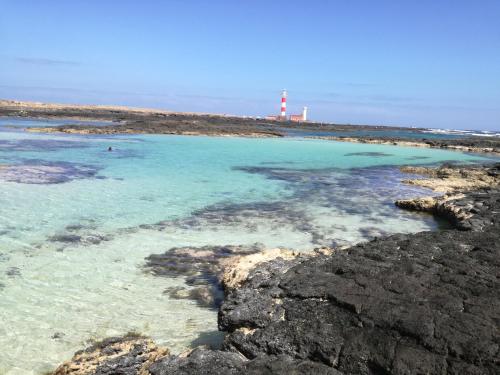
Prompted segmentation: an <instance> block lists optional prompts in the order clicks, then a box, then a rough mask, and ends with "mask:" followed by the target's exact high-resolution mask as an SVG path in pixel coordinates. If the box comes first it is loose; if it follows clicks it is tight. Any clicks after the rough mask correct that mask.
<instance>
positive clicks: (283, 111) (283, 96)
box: [281, 90, 287, 120]
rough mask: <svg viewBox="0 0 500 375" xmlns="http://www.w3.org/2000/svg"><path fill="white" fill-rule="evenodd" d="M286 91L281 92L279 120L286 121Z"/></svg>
mask: <svg viewBox="0 0 500 375" xmlns="http://www.w3.org/2000/svg"><path fill="white" fill-rule="evenodd" d="M286 95H287V94H286V90H283V91H282V92H281V119H282V120H285V119H286Z"/></svg>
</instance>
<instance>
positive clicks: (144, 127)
mask: <svg viewBox="0 0 500 375" xmlns="http://www.w3.org/2000/svg"><path fill="white" fill-rule="evenodd" d="M0 116H6V117H21V118H23V117H26V118H40V119H52V120H54V119H58V120H65V119H66V120H73V121H74V120H79V121H89V120H91V121H105V122H110V125H109V126H97V125H94V124H89V125H87V124H66V125H60V126H53V127H39V128H37V127H33V128H29V129H26V130H27V131H29V132H40V133H67V134H85V135H91V134H101V135H102V134H105V135H110V134H175V135H193V136H201V135H205V136H206V135H208V136H235V137H252V138H268V137H286V136H289V135H290V133H292V132H293V133H296V134H297V133H298V134H299V135H301V133H303V135H301V136H303V137H306V138H313V139H324V140H333V141H342V142H355V143H370V144H389V145H397V146H412V147H433V148H442V149H450V150H457V151H462V152H477V153H488V154H492V155H500V138H498V137H479V136H464V137H461V138H457V137H456V136H453V135H449V136H447V135H442V136H440V137H436V136H435V135H430V134H429V133H428V129H424V128H405V127H392V126H378V125H377V126H375V125H342V124H331V123H317V122H302V123H296V122H290V121H276V120H266V119H261V118H252V117H238V116H229V115H220V114H204V113H198V114H197V113H190V112H172V111H165V110H155V109H146V108H131V107H124V106H98V105H65V104H48V103H38V102H20V101H14V100H0ZM325 133H336V134H335V135H324V134H325ZM344 133H345V135H343V134H344ZM353 133H354V135H353ZM387 133H398V134H397V136H388V135H387ZM405 133H406V135H407V136H405ZM339 134H340V135H339Z"/></svg>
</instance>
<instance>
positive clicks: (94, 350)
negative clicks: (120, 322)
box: [54, 334, 169, 375]
mask: <svg viewBox="0 0 500 375" xmlns="http://www.w3.org/2000/svg"><path fill="white" fill-rule="evenodd" d="M168 354H169V351H168V349H166V348H161V347H158V346H156V345H155V344H154V343H153V341H151V340H150V339H148V338H145V337H142V336H139V335H135V334H129V335H126V336H124V337H110V338H107V339H105V340H103V341H100V342H98V343H95V344H94V345H92V346H90V347H88V348H87V349H85V350H80V351H78V352H76V353H75V355H74V356H73V358H72V359H71V360H70V361H68V362H65V363H63V364H62V365H61V366H59V367H58V368H57V370H55V371H54V375H89V374H95V375H111V374H120V375H148V374H149V372H148V368H149V367H150V366H151V364H153V363H155V362H157V361H158V360H160V359H161V358H163V357H165V356H167V355H168Z"/></svg>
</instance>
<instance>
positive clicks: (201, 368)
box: [149, 348, 340, 375]
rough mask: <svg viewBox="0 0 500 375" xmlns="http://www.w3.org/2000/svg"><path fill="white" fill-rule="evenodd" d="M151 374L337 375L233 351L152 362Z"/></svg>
mask: <svg viewBox="0 0 500 375" xmlns="http://www.w3.org/2000/svg"><path fill="white" fill-rule="evenodd" d="M149 372H150V373H151V375H174V374H175V375H178V374H180V375H183V374H186V375H187V374H220V375H229V374H231V375H232V374H256V375H257V374H290V375H292V374H318V375H322V374H324V375H337V374H340V373H339V372H338V371H336V370H335V369H333V368H331V367H328V366H325V365H323V364H320V363H315V362H312V361H307V360H306V361H304V360H297V359H293V358H290V357H288V356H261V357H257V358H255V359H253V360H250V361H249V360H248V359H246V358H245V357H243V356H242V355H239V354H237V353H232V352H224V351H217V350H206V349H203V348H197V349H195V350H193V351H192V352H191V353H189V355H187V356H171V357H165V358H163V359H162V360H160V361H158V362H156V363H154V364H153V365H152V366H151V367H150V368H149Z"/></svg>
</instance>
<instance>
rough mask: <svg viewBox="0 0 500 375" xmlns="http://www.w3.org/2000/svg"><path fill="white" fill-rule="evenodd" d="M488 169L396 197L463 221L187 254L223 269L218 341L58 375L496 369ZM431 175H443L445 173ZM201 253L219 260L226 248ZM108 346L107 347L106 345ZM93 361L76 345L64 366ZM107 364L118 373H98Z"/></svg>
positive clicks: (497, 248) (496, 298) (497, 216)
mask: <svg viewBox="0 0 500 375" xmlns="http://www.w3.org/2000/svg"><path fill="white" fill-rule="evenodd" d="M454 168H455V167H454ZM456 168H457V169H458V170H459V169H460V168H462V169H464V168H465V167H456ZM481 169H482V171H483V172H484V173H486V175H488V176H489V177H493V180H488V181H489V182H488V184H489V185H488V187H486V186H480V189H479V190H477V189H475V188H473V187H471V186H470V185H467V187H463V188H459V187H457V186H456V184H455V182H454V187H453V188H450V190H447V191H448V193H447V194H450V195H448V196H445V197H444V198H434V197H431V198H426V199H424V200H421V201H417V200H415V201H413V203H402V202H399V203H398V205H400V206H401V207H405V208H412V209H425V210H429V211H432V212H434V213H435V214H436V215H439V216H442V217H444V218H446V219H447V220H449V221H450V222H451V224H452V225H453V226H454V227H455V229H449V230H442V231H436V232H420V233H416V234H408V235H403V234H397V235H392V236H389V237H385V238H377V239H375V240H372V241H370V242H366V243H362V244H358V245H356V246H353V247H350V248H348V249H342V250H333V251H332V250H326V249H323V250H318V251H317V252H315V253H314V255H313V256H303V255H298V254H287V253H279V251H275V252H274V254H273V256H269V257H263V258H261V259H260V260H258V259H257V258H252V257H256V256H259V252H256V251H253V250H252V251H250V250H249V249H232V250H231V249H230V250H231V251H233V250H236V251H234V252H235V253H240V254H238V255H237V257H236V256H234V257H231V262H229V263H226V264H225V265H224V267H220V264H221V263H220V261H214V262H212V266H210V267H209V268H208V271H207V268H206V267H205V266H203V262H194V261H192V262H191V261H187V262H185V261H184V260H182V261H180V263H182V264H185V263H187V266H186V267H187V268H186V270H187V271H185V272H188V273H194V275H195V276H196V275H203V274H205V275H206V274H207V272H208V274H210V275H214V274H216V275H218V276H217V278H218V280H219V282H220V283H221V286H222V288H223V290H224V301H223V302H222V304H221V306H220V308H219V317H218V321H219V328H220V330H222V331H224V332H226V336H225V338H224V342H223V344H222V347H221V348H219V349H209V348H203V347H199V348H195V349H194V350H190V351H188V352H186V353H183V354H181V355H170V354H168V353H167V352H166V351H163V352H162V354H161V355H158V356H155V357H154V359H153V360H149V359H148V360H144V361H142V362H141V365H139V364H137V365H133V366H136V367H134V369H132V367H130V366H128V365H116V363H123V361H121V360H117V357H112V358H109V359H106V360H103V361H101V362H99V366H95V365H92V366H91V367H88V369H89V370H88V371H87V372H60V371H62V370H61V368H60V369H58V370H57V371H59V372H57V371H56V374H73V373H74V374H152V375H166V374H211V373H219V374H243V373H244V374H247V373H250V374H285V373H287V374H366V375H368V374H372V375H378V374H498V373H500V362H499V361H498V358H499V354H500V353H499V352H500V334H499V331H498V324H499V321H498V311H500V281H499V279H498V275H499V270H500V241H499V240H500V189H498V188H497V187H496V186H494V183H495V181H496V179H497V178H498V170H499V165H495V166H489V167H483V168H481ZM413 172H415V171H413ZM420 172H422V171H420ZM455 172H456V171H454V172H453V173H452V175H453V176H455V177H456V175H455V174H454V173H455ZM476 172H478V173H479V169H478V170H477V171H476ZM476 172H474V173H476ZM481 173H482V172H481ZM463 174H464V175H469V176H470V175H471V174H472V172H471V173H470V174H467V173H463ZM427 175H428V177H429V176H430V177H432V178H437V179H446V178H447V177H446V176H445V175H446V173H445V174H444V175H443V174H442V173H441V172H438V171H437V170H436V171H433V172H431V171H429V173H428V174H427ZM448 177H449V176H448ZM450 178H451V177H450ZM439 186H443V185H442V184H441V183H440V185H439ZM469 189H473V190H469ZM451 194H454V196H452V195H451ZM430 199H434V201H431V200H430ZM408 202H410V201H408ZM419 202H421V203H419ZM205 250H206V254H205V255H206V256H212V257H213V255H214V254H217V253H221V252H222V250H220V251H219V250H217V249H216V250H214V249H205ZM238 250H242V251H238ZM226 252H227V251H226ZM187 253H189V251H188V250H186V249H181V250H179V249H176V250H175V251H173V252H172V254H169V255H165V254H162V255H159V256H156V257H153V258H151V259H148V264H147V265H148V266H149V267H150V271H151V272H159V273H161V272H167V271H165V270H166V269H167V268H165V267H164V266H165V264H170V265H171V264H172V263H171V262H170V261H171V260H172V259H174V258H176V259H177V258H179V257H181V258H182V259H184V258H183V257H184V255H186V254H187ZM209 253H210V254H209ZM172 256H173V257H174V258H172ZM165 257H166V258H165ZM219 258H220V257H219ZM165 259H168V260H165ZM179 259H180V258H179ZM175 269H176V270H177V268H175ZM193 270H194V271H193ZM168 272H177V271H172V270H170V271H168ZM214 272H215V273H214ZM110 345H111V347H112V345H115V344H113V343H110ZM108 346H109V345H107V344H106V343H105V342H104V343H103V344H100V346H99V347H98V350H99V352H100V353H101V352H103V351H106V352H107V351H108V349H107V348H108ZM95 350H96V349H95V347H93V348H89V349H87V350H86V351H84V353H88V352H90V353H92V352H94V351H95ZM139 351H140V350H139ZM132 352H133V350H130V351H128V352H127V353H132ZM143 352H148V350H144V351H143ZM134 353H136V354H126V356H125V358H128V359H127V361H129V362H127V363H137V358H144V355H143V353H142V352H141V353H140V354H139V353H138V352H134ZM86 358H87V357H85V356H82V352H80V353H77V354H76V355H75V358H74V359H73V361H70V362H69V363H66V364H64V365H63V366H66V367H65V368H71V366H72V365H71V364H75V363H77V362H78V364H80V365H81V364H82V363H84V362H86ZM92 358H94V357H92V356H91V359H90V360H91V361H93V360H94V359H92ZM99 358H100V357H99ZM148 358H149V357H148ZM92 363H93V362H92ZM107 364H110V365H109V366H111V365H112V366H114V367H113V370H112V371H111V370H109V371H108V372H104V371H103V370H100V369H103V368H111V367H109V366H108V367H105V366H107ZM98 369H99V370H98ZM131 369H132V370H131ZM113 371H114V372H113ZM134 371H135V372H134Z"/></svg>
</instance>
